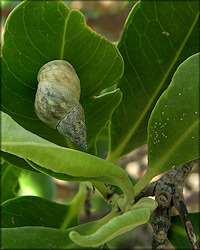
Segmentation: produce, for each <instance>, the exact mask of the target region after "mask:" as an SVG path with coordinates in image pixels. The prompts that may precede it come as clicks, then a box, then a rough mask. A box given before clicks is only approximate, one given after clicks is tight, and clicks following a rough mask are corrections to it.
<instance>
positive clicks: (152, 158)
mask: <svg viewBox="0 0 200 250" xmlns="http://www.w3.org/2000/svg"><path fill="white" fill-rule="evenodd" d="M199 55H200V54H199V53H197V54H195V55H193V56H191V57H189V58H188V59H187V60H185V61H184V62H183V63H182V64H181V65H180V66H179V67H178V69H177V70H176V72H175V74H174V76H173V79H172V82H171V83H170V85H169V87H168V88H167V90H166V91H165V92H164V93H163V94H162V95H161V97H160V98H159V100H158V102H157V103H156V105H155V108H154V110H153V111H152V114H151V117H150V119H149V124H148V168H147V172H146V173H145V175H144V176H143V177H142V178H141V179H140V181H139V182H138V183H137V184H136V185H135V186H134V191H135V194H138V193H139V192H140V191H142V189H143V188H144V187H145V185H147V184H148V183H149V181H150V180H151V179H152V178H153V177H154V176H155V175H158V174H161V173H163V172H165V171H168V170H170V169H171V168H173V167H179V166H180V165H183V164H185V163H187V162H190V161H192V160H195V159H198V158H200V152H199V120H200V117H199Z"/></svg>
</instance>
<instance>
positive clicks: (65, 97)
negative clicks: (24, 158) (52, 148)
mask: <svg viewBox="0 0 200 250" xmlns="http://www.w3.org/2000/svg"><path fill="white" fill-rule="evenodd" d="M37 80H38V82H39V83H38V88H37V92H36V97H35V112H36V114H37V116H38V118H39V119H40V120H42V121H43V122H45V123H46V124H48V125H49V126H50V127H52V128H55V129H57V130H58V131H59V132H60V134H61V135H63V136H64V137H67V138H69V139H70V140H71V141H72V142H74V143H76V144H78V145H79V146H81V147H83V148H85V149H87V135H86V125H85V113H84V109H83V107H82V105H81V104H80V103H79V99H80V92H81V88H80V81H79V78H78V76H77V74H76V71H75V70H74V68H73V66H72V65H71V64H70V63H69V62H67V61H64V60H54V61H50V62H48V63H46V64H45V65H43V66H42V67H41V68H40V70H39V72H38V75H37Z"/></svg>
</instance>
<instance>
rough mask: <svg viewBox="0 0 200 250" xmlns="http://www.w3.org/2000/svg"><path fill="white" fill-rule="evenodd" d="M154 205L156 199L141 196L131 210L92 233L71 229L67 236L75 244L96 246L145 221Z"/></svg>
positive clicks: (155, 204)
mask: <svg viewBox="0 0 200 250" xmlns="http://www.w3.org/2000/svg"><path fill="white" fill-rule="evenodd" d="M156 207H157V203H156V201H154V200H152V199H149V198H143V199H141V200H140V201H139V202H138V203H136V204H135V205H133V207H132V210H130V211H127V212H125V213H124V214H122V215H120V216H117V217H115V218H112V219H111V220H109V221H108V223H106V224H105V225H103V226H102V227H100V229H99V230H97V231H96V232H95V233H94V234H90V235H86V236H83V235H80V234H79V233H77V232H76V231H72V232H70V234H69V237H70V239H71V240H72V241H74V242H75V243H76V244H77V245H80V246H84V247H98V246H100V245H102V244H104V243H106V242H108V241H110V240H112V239H114V238H115V237H117V236H119V235H121V234H123V233H126V232H128V231H130V230H132V229H134V228H135V227H137V226H138V225H142V224H144V223H146V222H147V221H148V220H149V217H150V211H152V210H154V209H155V208H156Z"/></svg>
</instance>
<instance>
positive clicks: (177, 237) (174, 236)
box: [168, 212, 200, 249]
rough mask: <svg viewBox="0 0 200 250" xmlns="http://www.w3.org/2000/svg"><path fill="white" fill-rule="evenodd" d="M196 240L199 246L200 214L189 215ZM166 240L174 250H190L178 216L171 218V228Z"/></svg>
mask: <svg viewBox="0 0 200 250" xmlns="http://www.w3.org/2000/svg"><path fill="white" fill-rule="evenodd" d="M189 216H190V219H191V222H192V226H193V228H194V231H195V234H196V237H197V240H198V242H199V244H200V237H199V235H200V228H199V224H200V213H199V212H198V213H190V214H189ZM168 239H169V241H170V242H171V244H172V245H173V246H174V248H175V249H190V244H189V241H188V237H187V234H186V231H185V228H184V226H183V223H182V221H181V218H180V216H179V215H176V216H172V217H171V227H170V229H169V232H168Z"/></svg>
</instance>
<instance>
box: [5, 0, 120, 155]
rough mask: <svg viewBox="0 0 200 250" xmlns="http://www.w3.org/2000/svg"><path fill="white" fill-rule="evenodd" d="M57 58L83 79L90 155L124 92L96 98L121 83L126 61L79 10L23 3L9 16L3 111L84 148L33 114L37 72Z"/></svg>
mask: <svg viewBox="0 0 200 250" xmlns="http://www.w3.org/2000/svg"><path fill="white" fill-rule="evenodd" d="M36 10H37V11H36ZM55 59H64V60H67V61H69V62H70V63H71V64H72V65H73V66H74V68H75V70H76V72H77V74H78V76H79V78H80V82H81V99H80V102H81V104H82V105H83V107H84V110H85V116H86V125H87V136H88V152H90V153H93V154H94V153H95V151H96V148H95V142H96V138H97V136H98V134H99V133H100V131H101V130H102V129H103V127H105V125H106V124H107V123H108V121H109V120H110V117H111V115H112V112H113V111H114V109H115V108H116V107H117V105H118V104H119V102H120V100H121V93H120V91H119V90H117V91H115V92H112V93H109V94H108V95H105V96H101V97H98V98H96V97H95V96H96V95H97V94H98V93H100V92H101V91H102V90H103V89H105V88H107V87H109V86H111V85H114V84H115V83H116V82H117V81H118V80H119V78H120V77H121V76H122V73H123V60H122V58H121V55H120V53H119V51H118V50H117V48H116V47H115V45H114V44H112V43H111V42H109V41H107V40H106V39H104V38H103V37H102V36H100V35H98V34H97V33H95V32H93V31H92V30H91V29H90V28H89V27H88V26H87V25H86V22H85V19H84V16H83V15H82V14H81V13H80V12H79V11H77V10H72V11H70V10H69V8H68V7H67V6H66V5H65V4H64V3H63V2H61V1H24V2H22V3H21V4H20V5H18V6H17V7H16V8H15V9H14V10H13V11H12V12H11V14H10V15H9V17H8V19H7V22H6V26H5V32H4V36H3V44H2V64H1V66H2V93H3V95H2V109H3V111H4V112H6V113H7V114H9V115H11V116H12V117H13V119H14V120H15V121H17V122H18V123H19V124H20V125H22V126H23V127H24V128H25V129H27V130H29V131H31V132H33V133H35V134H37V135H39V136H41V137H43V138H45V139H47V140H50V141H51V142H54V143H56V144H58V145H61V146H67V145H70V146H71V147H75V148H78V149H79V150H81V148H80V147H76V146H75V145H74V144H72V143H71V142H68V143H67V141H66V139H65V138H64V137H63V136H61V135H60V134H59V132H57V130H54V129H52V128H50V127H48V126H47V125H45V124H44V123H43V122H41V121H40V120H39V119H38V118H37V116H36V114H35V112H34V99H35V93H36V89H37V78H36V77H37V73H38V71H39V69H40V67H41V66H42V65H44V64H45V63H46V62H48V61H51V60H55ZM97 62H98V63H97Z"/></svg>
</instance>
